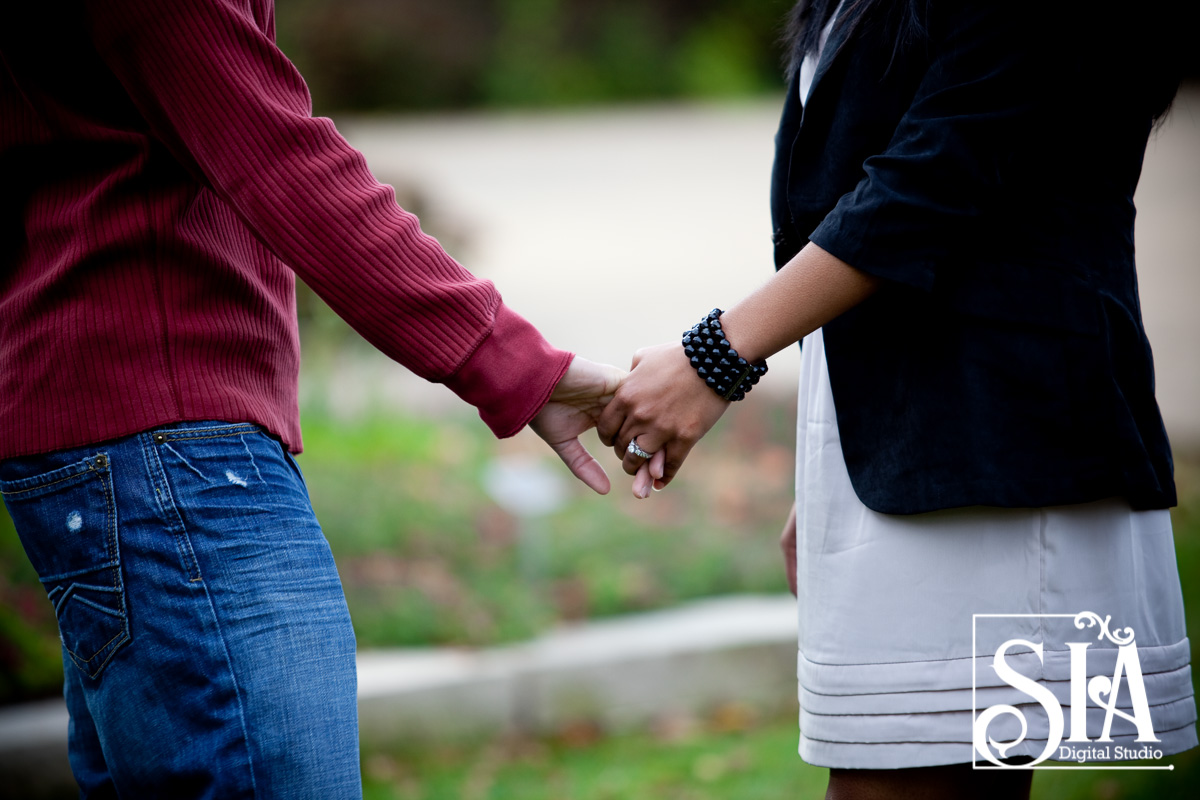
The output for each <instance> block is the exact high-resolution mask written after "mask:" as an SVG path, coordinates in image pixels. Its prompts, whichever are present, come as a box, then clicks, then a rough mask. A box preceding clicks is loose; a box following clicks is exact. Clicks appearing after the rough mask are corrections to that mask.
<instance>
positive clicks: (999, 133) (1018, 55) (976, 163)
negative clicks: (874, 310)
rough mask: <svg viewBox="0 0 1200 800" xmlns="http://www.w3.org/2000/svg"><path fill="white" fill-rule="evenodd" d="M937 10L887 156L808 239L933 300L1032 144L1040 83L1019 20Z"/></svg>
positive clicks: (876, 160) (984, 8) (995, 11)
mask: <svg viewBox="0 0 1200 800" xmlns="http://www.w3.org/2000/svg"><path fill="white" fill-rule="evenodd" d="M939 8H940V9H941V10H942V14H941V15H940V18H938V19H937V20H935V21H933V23H931V42H930V45H929V47H930V55H929V66H928V69H927V70H926V72H925V74H924V76H923V77H922V79H921V81H920V83H919V85H918V87H917V90H916V93H915V95H914V97H913V100H912V102H911V104H910V105H909V107H908V109H907V111H906V112H905V113H904V115H903V116H902V118H901V119H900V122H899V123H898V124H897V126H896V128H895V131H894V133H893V135H892V137H891V140H890V141H889V142H888V144H887V147H886V148H885V149H884V150H883V151H882V152H880V153H878V154H876V155H873V156H871V157H869V158H867V159H866V160H865V161H864V163H863V173H864V175H863V177H862V179H861V180H860V181H859V183H858V185H857V186H856V187H855V188H854V189H853V190H852V191H850V192H848V193H847V194H845V195H843V196H842V197H841V199H840V200H839V201H838V203H837V205H836V206H835V207H834V208H833V210H832V211H831V212H830V213H829V214H828V215H827V216H826V217H825V218H824V220H823V221H822V222H821V224H820V225H818V226H817V228H816V229H815V230H814V231H813V232H812V233H811V234H810V235H809V239H810V240H811V241H813V242H815V243H816V244H817V245H819V246H820V247H822V248H823V249H825V250H827V251H828V252H830V253H832V254H833V255H835V256H837V257H838V258H840V259H842V260H843V261H846V262H847V263H849V264H852V265H854V266H855V267H856V268H857V269H860V270H862V271H864V272H867V273H870V274H872V275H876V276H878V277H881V278H884V279H887V280H892V281H896V282H899V283H904V284H908V285H911V286H915V287H917V288H919V289H926V290H928V289H930V288H931V287H932V286H933V284H934V279H935V275H936V272H937V269H938V267H939V265H941V264H943V263H946V257H947V255H948V254H949V253H950V252H952V242H953V240H954V238H955V237H956V236H960V235H962V233H963V232H964V231H966V230H968V229H969V226H970V224H971V223H972V221H973V220H975V219H978V218H979V217H980V216H981V215H982V214H983V213H984V211H985V209H986V207H987V204H988V203H989V202H992V201H993V200H994V199H995V197H996V196H997V192H998V190H999V189H1000V188H1001V187H1002V186H1003V185H1004V181H1005V173H1006V171H1007V170H1008V169H1009V168H1010V167H1011V166H1012V164H1013V163H1014V162H1015V160H1016V159H1017V154H1018V153H1019V152H1020V148H1021V147H1022V146H1024V144H1025V143H1026V142H1027V141H1028V139H1029V136H1030V131H1031V128H1030V122H1031V120H1032V119H1033V116H1034V111H1033V105H1032V103H1031V100H1030V94H1031V93H1030V92H1029V91H1028V87H1029V85H1030V83H1029V81H1030V80H1038V76H1037V75H1035V74H1033V73H1032V72H1031V70H1030V63H1029V59H1028V58H1027V53H1024V52H1023V50H1025V49H1026V48H1025V47H1024V46H1023V44H1022V35H1023V34H1022V31H1021V30H1019V29H1014V25H1013V22H1014V18H1015V17H1018V16H1020V15H1017V14H1013V13H1011V11H1009V12H1008V13H1005V12H1004V11H1003V9H1002V4H999V3H993V2H984V3H961V2H953V3H943V4H940V5H939Z"/></svg>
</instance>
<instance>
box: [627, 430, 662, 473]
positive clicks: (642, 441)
mask: <svg viewBox="0 0 1200 800" xmlns="http://www.w3.org/2000/svg"><path fill="white" fill-rule="evenodd" d="M631 441H636V442H637V443H638V447H640V448H642V450H643V451H645V452H647V453H649V454H650V455H651V458H650V459H646V458H642V457H641V456H639V455H634V454H633V453H631V452H629V450H628V448H626V450H625V452H624V453H623V454H622V456H621V469H623V470H625V474H626V475H636V474H637V473H638V470H640V469H641V468H642V467H643V466H645V465H648V464H649V463H650V461H651V459H652V458H653V457H654V456H655V455H657V454H658V451H659V450H660V449H661V447H660V446H659V445H658V444H656V443H655V439H654V436H653V434H648V433H643V434H641V435H639V436H634V437H633V438H632V439H631ZM646 474H647V475H648V476H650V477H651V478H653V476H652V475H650V471H649V468H648V467H647V470H646Z"/></svg>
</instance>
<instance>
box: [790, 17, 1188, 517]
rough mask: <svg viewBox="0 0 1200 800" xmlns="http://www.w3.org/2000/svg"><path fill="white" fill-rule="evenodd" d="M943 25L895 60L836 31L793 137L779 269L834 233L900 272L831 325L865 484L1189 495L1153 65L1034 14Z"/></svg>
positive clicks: (876, 497) (1013, 498)
mask: <svg viewBox="0 0 1200 800" xmlns="http://www.w3.org/2000/svg"><path fill="white" fill-rule="evenodd" d="M1051 5H1052V6H1053V5H1054V4H1051ZM1068 5H1069V4H1068ZM1029 17H1032V18H1033V21H1034V22H1035V23H1037V25H1038V27H1037V29H1036V30H1034V31H1032V32H1031V31H1030V30H1028V28H1029V19H1028V18H1029ZM928 29H929V34H930V35H929V41H928V43H927V44H924V45H914V46H910V47H907V48H906V49H903V50H901V51H899V52H897V53H893V49H892V46H891V44H890V42H889V41H887V39H886V37H885V36H884V35H883V34H882V32H881V31H880V30H879V29H877V28H874V27H865V28H864V29H862V30H860V31H858V32H857V33H855V34H854V35H853V36H850V37H847V35H846V27H845V26H844V25H840V24H839V25H838V26H836V27H835V28H834V30H833V32H832V34H831V36H830V38H829V41H828V42H827V43H826V46H825V50H824V51H823V54H822V58H821V61H820V62H819V64H818V67H817V74H816V77H815V79H814V82H813V87H812V89H811V92H810V94H809V98H808V104H807V107H805V106H803V105H802V103H801V99H800V98H799V97H798V89H797V85H796V82H795V81H793V84H792V86H791V88H790V89H789V92H788V97H787V101H786V104H785V107H784V111H783V118H782V121H781V123H780V128H779V132H778V134H777V137H776V160H775V168H774V172H773V177H772V192H771V195H772V197H771V206H772V217H773V220H774V226H775V245H776V253H775V257H776V264H777V267H779V266H782V265H783V264H785V263H787V262H788V261H789V260H790V259H791V258H792V257H793V256H794V255H795V254H796V253H797V252H798V251H799V250H800V248H801V247H803V245H804V244H805V243H806V242H808V241H812V242H815V243H816V244H817V245H819V246H820V247H822V248H824V249H825V250H827V251H829V252H830V253H832V254H833V255H835V256H837V257H839V258H841V259H842V260H844V261H846V262H847V263H849V264H851V265H853V266H854V267H856V268H858V269H860V270H863V271H865V272H868V273H870V274H872V275H876V276H879V277H881V278H883V279H885V282H884V286H883V288H882V289H881V290H880V291H879V292H877V293H876V294H875V295H874V296H873V297H871V298H870V299H869V300H867V301H866V302H864V303H863V304H861V305H860V306H858V307H856V308H854V309H853V310H851V311H850V312H848V313H846V314H844V315H842V316H841V317H839V318H838V319H836V320H834V321H832V322H830V323H829V324H828V325H826V326H825V329H824V336H825V342H826V357H827V360H828V365H829V377H830V382H831V385H832V389H833V396H834V401H835V405H836V408H837V419H838V426H839V429H840V433H841V439H842V448H843V451H844V453H845V457H846V466H847V468H848V470H849V473H850V479H851V481H852V483H853V485H854V489H855V491H856V492H857V494H858V496H859V498H860V499H861V500H862V501H863V503H865V504H866V505H867V506H868V507H869V508H872V509H874V510H876V511H881V512H885V513H895V514H909V513H916V512H923V511H931V510H935V509H942V508H951V507H957V506H968V505H987V506H1009V507H1042V506H1051V505H1062V504H1068V503H1081V502H1087V501H1092V500H1097V499H1101V498H1106V497H1114V496H1123V497H1126V498H1128V500H1129V502H1130V503H1131V505H1132V506H1133V507H1134V508H1137V509H1145V508H1164V507H1167V506H1170V505H1174V503H1175V487H1174V480H1173V475H1172V462H1171V453H1170V447H1169V445H1168V442H1167V436H1166V433H1165V430H1164V428H1163V423H1162V418H1161V415H1160V414H1159V410H1158V405H1157V403H1156V402H1155V399H1154V370H1153V365H1152V360H1151V353H1150V345H1149V342H1148V341H1147V339H1146V335H1145V331H1144V329H1143V326H1142V319H1141V312H1140V308H1139V304H1138V296H1137V279H1136V275H1135V269H1134V254H1133V223H1134V206H1133V192H1134V188H1135V187H1136V185H1137V180H1138V176H1139V173H1140V170H1141V163H1142V157H1143V154H1144V152H1145V147H1146V142H1147V137H1148V135H1149V133H1150V130H1151V126H1152V111H1151V110H1150V109H1148V108H1147V107H1146V103H1145V102H1143V101H1142V99H1141V98H1143V97H1145V96H1146V95H1147V92H1146V91H1145V89H1146V87H1145V86H1143V85H1141V84H1140V83H1139V81H1143V80H1145V78H1144V76H1140V75H1139V74H1138V73H1137V71H1136V70H1129V69H1127V67H1128V65H1127V64H1126V65H1122V64H1120V63H1119V61H1120V59H1119V54H1120V52H1121V51H1120V49H1116V48H1114V49H1111V50H1110V49H1108V48H1107V45H1108V44H1111V42H1106V40H1104V39H1103V37H1099V38H1098V39H1097V40H1095V41H1090V40H1089V41H1081V39H1083V38H1084V37H1081V36H1079V33H1080V32H1079V31H1073V30H1072V29H1071V28H1070V20H1067V19H1066V17H1065V15H1064V18H1063V19H1062V20H1061V22H1059V23H1056V22H1055V21H1054V20H1053V19H1051V18H1050V16H1049V14H1047V15H1046V16H1045V17H1044V18H1042V11H1041V10H1039V11H1037V12H1036V13H1032V14H1029V13H1025V12H1021V11H1020V10H1019V9H1018V5H1017V4H1012V3H998V2H970V3H968V2H961V3H960V2H944V3H936V4H933V11H931V12H930V17H929V19H928ZM1064 37H1066V38H1064Z"/></svg>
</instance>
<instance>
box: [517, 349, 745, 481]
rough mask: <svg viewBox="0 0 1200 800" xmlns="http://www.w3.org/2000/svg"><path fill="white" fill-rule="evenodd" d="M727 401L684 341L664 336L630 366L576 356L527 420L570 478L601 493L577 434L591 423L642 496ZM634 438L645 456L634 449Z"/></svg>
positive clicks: (670, 472)
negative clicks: (696, 366) (665, 340)
mask: <svg viewBox="0 0 1200 800" xmlns="http://www.w3.org/2000/svg"><path fill="white" fill-rule="evenodd" d="M729 405H730V403H729V401H728V400H723V399H721V398H720V397H719V396H718V395H717V394H716V393H714V392H713V391H712V390H710V389H709V388H708V387H707V386H705V385H704V383H703V381H701V380H699V379H698V378H697V376H696V373H695V370H693V369H692V367H691V365H690V364H689V363H688V360H687V357H686V356H685V355H684V353H683V348H682V347H681V346H680V345H679V344H678V343H674V344H670V343H669V344H662V345H658V346H655V347H649V348H645V349H642V350H639V351H638V352H637V354H635V355H634V357H633V368H632V370H631V371H630V372H629V373H625V372H624V371H622V370H620V369H618V368H616V367H612V366H609V365H606V364H597V363H595V362H592V361H588V360H587V359H585V358H580V357H578V356H577V357H576V358H575V359H574V360H573V361H572V362H571V366H570V368H568V370H567V372H566V374H565V375H564V376H563V377H562V379H561V380H560V381H559V382H558V385H557V386H556V387H555V388H554V391H553V392H552V393H551V395H550V401H549V402H548V403H547V404H546V406H545V407H544V408H543V409H542V410H541V412H540V413H538V415H537V416H536V417H534V418H533V420H532V422H530V427H531V428H533V430H534V431H535V432H536V433H537V434H538V435H539V436H541V437H542V439H544V440H545V441H546V443H547V444H549V445H550V447H551V448H552V449H553V450H554V451H555V452H556V453H557V454H558V456H559V458H561V459H562V460H563V463H565V464H566V465H567V468H568V469H570V470H571V472H572V473H573V474H574V475H575V477H577V478H578V479H579V480H581V481H583V482H584V483H585V484H587V485H588V486H589V487H591V488H592V489H594V490H595V491H596V492H599V493H600V494H606V493H607V492H608V490H609V488H610V484H609V480H608V476H607V475H606V474H605V472H604V469H603V468H602V467H601V466H600V464H599V463H597V461H596V459H595V458H593V457H592V456H591V454H590V453H588V451H587V449H586V448H585V447H584V446H583V444H582V443H581V442H580V441H579V436H580V435H581V434H582V433H584V432H585V431H586V430H587V429H588V428H591V427H592V426H595V427H596V432H597V434H599V437H600V441H601V442H602V443H603V444H605V445H606V446H609V447H612V448H613V452H614V453H616V455H617V458H619V459H620V460H621V468H622V469H623V470H625V472H626V473H627V474H629V475H633V476H634V480H633V493H634V495H635V496H637V497H639V498H643V499H644V498H646V497H649V496H650V491H651V489H662V488H663V487H664V486H666V485H667V484H668V483H670V482H671V480H672V479H673V478H674V477H675V473H676V472H678V471H679V468H680V467H681V466H682V465H683V462H684V460H685V459H686V458H687V456H688V453H690V452H691V449H692V447H694V446H695V444H696V442H698V441H699V440H700V438H701V437H702V436H704V434H706V433H707V432H708V431H709V429H710V428H712V426H713V425H714V424H716V422H717V420H718V419H720V417H721V415H722V414H723V413H725V409H727V408H728V407H729ZM635 438H636V439H637V447H638V448H639V449H640V450H641V451H642V452H644V453H647V454H649V455H650V458H643V457H641V456H639V455H636V454H635V453H634V452H632V450H633V448H630V447H629V443H630V442H631V441H633V440H634V439H635Z"/></svg>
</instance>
